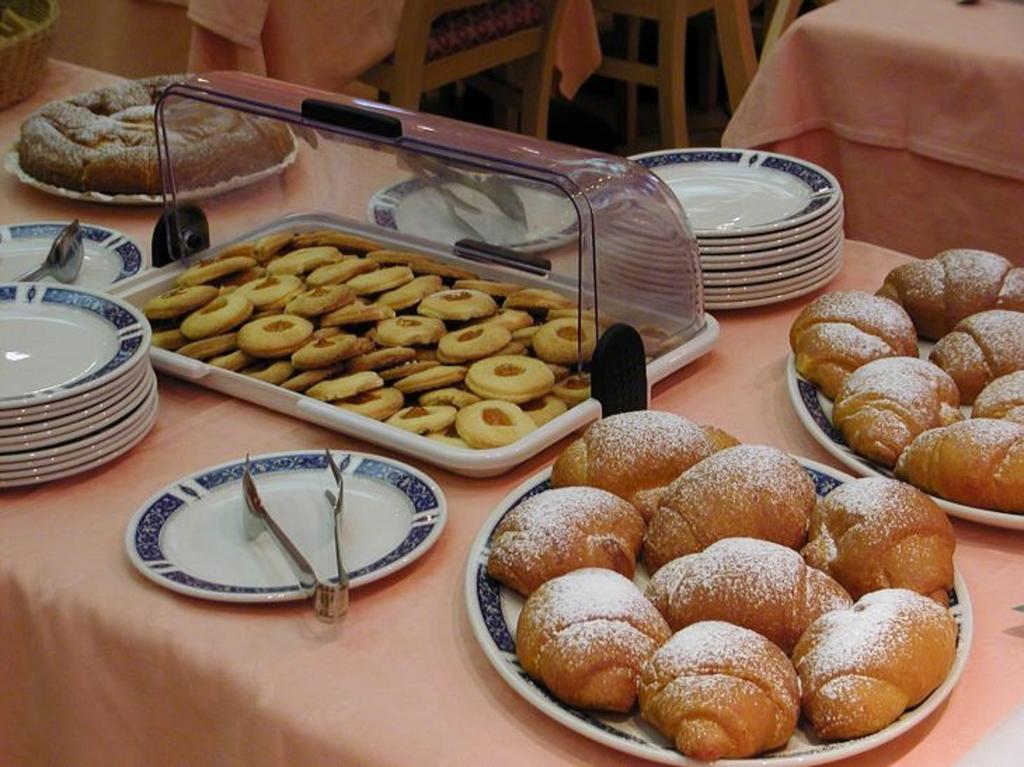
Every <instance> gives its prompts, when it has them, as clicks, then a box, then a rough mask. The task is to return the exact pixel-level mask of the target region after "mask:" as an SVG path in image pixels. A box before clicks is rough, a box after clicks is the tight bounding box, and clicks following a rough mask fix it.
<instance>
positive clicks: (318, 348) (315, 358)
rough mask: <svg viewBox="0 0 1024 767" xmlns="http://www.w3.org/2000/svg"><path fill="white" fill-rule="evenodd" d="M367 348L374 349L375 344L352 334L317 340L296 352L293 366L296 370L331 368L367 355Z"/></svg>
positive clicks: (293, 357)
mask: <svg viewBox="0 0 1024 767" xmlns="http://www.w3.org/2000/svg"><path fill="white" fill-rule="evenodd" d="M367 346H370V348H372V346H373V343H372V342H371V341H369V340H368V339H366V338H361V337H360V336H356V335H352V334H351V333H340V334H338V335H336V336H330V337H328V338H315V339H313V340H312V341H309V342H308V343H307V344H305V345H304V346H302V347H301V348H299V349H296V350H295V352H294V353H293V354H292V365H294V366H295V369H296V370H316V369H317V368H326V367H331V366H333V365H337V364H339V363H341V362H344V361H345V360H348V359H351V358H352V357H356V356H358V355H360V354H363V353H365V351H366V348H367Z"/></svg>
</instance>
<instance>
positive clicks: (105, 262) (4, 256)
mask: <svg viewBox="0 0 1024 767" xmlns="http://www.w3.org/2000/svg"><path fill="white" fill-rule="evenodd" d="M66 225H67V222H66V221H64V222H46V221H40V222H34V223H27V224H7V225H3V226H0V282H4V281H7V280H15V279H17V278H18V277H19V276H21V275H22V274H25V273H26V272H28V271H29V270H31V269H34V268H35V267H37V266H39V265H40V264H41V263H42V262H43V261H44V260H45V259H46V254H47V253H48V252H49V250H50V245H52V244H53V241H54V238H56V237H57V235H58V234H59V233H60V231H61V230H62V229H63V228H64V227H65V226H66ZM79 228H80V229H81V232H82V244H83V249H84V251H85V256H84V258H83V260H82V271H81V272H80V273H79V275H78V277H77V279H75V281H74V282H73V283H71V284H73V285H77V286H80V287H84V288H94V289H97V290H102V289H103V288H105V287H108V286H110V285H113V284H114V283H115V282H118V281H120V280H123V279H126V278H128V277H132V276H134V275H136V274H138V273H139V271H140V270H141V269H143V268H144V267H145V264H144V263H143V255H142V249H141V248H140V247H139V246H138V244H136V243H135V242H134V241H132V240H131V239H130V238H129V237H128V236H127V235H125V234H122V233H121V232H119V231H117V230H116V229H108V228H107V227H105V226H100V225H99V224H80V225H79ZM40 282H44V283H54V282H56V280H54V279H53V278H52V277H49V276H47V277H45V278H43V279H42V280H40Z"/></svg>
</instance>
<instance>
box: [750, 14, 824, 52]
mask: <svg viewBox="0 0 1024 767" xmlns="http://www.w3.org/2000/svg"><path fill="white" fill-rule="evenodd" d="M830 2H832V0H814V4H815V5H826V4H827V3H830ZM772 5H774V6H775V7H774V9H772V8H771V6H772ZM801 5H803V3H802V2H801V0H774V3H769V5H768V7H767V8H766V9H765V19H770V21H769V22H768V29H767V30H765V33H764V44H763V45H762V47H761V58H764V57H766V56H767V55H768V54H769V53H771V51H772V49H773V48H774V47H775V44H776V43H777V42H778V41H779V38H780V37H782V34H783V33H784V32H785V31H786V30H787V29H789V26H790V25H791V24H792V23H793V21H794V20H795V19H796V17H797V14H798V13H800V6H801Z"/></svg>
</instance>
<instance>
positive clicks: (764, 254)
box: [699, 216, 843, 269]
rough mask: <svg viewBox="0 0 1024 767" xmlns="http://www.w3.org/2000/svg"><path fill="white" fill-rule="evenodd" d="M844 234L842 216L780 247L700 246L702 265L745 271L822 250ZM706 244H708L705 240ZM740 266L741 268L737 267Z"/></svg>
mask: <svg viewBox="0 0 1024 767" xmlns="http://www.w3.org/2000/svg"><path fill="white" fill-rule="evenodd" d="M842 234H843V218H842V216H840V217H839V218H837V219H836V220H835V221H833V222H832V223H831V224H829V225H828V226H827V227H825V228H824V229H822V230H821V231H820V232H815V233H813V234H809V235H807V236H806V237H802V238H796V239H794V240H792V241H791V242H787V243H784V244H782V245H779V246H775V245H774V244H772V245H771V246H768V247H764V246H761V245H759V246H757V247H748V248H739V247H737V248H720V247H714V246H711V245H705V244H704V243H701V244H700V246H699V247H700V258H701V263H702V264H704V265H705V266H709V265H711V264H713V263H716V262H722V263H723V264H724V265H725V268H734V269H735V268H739V269H743V268H746V267H748V266H750V264H751V262H757V261H763V260H765V259H768V258H773V259H774V258H775V257H781V260H787V259H790V258H795V257H796V256H800V255H803V254H804V253H807V252H809V251H812V250H814V249H815V248H820V247H821V246H822V245H823V244H824V243H826V242H829V241H830V240H834V239H836V237H841V236H842ZM705 242H707V241H706V240H705ZM737 264H739V266H736V265H737Z"/></svg>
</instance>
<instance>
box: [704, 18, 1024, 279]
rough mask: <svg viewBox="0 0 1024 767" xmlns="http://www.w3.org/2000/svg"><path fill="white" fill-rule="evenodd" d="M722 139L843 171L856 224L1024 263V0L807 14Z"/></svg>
mask: <svg viewBox="0 0 1024 767" xmlns="http://www.w3.org/2000/svg"><path fill="white" fill-rule="evenodd" d="M722 143H723V146H736V147H759V148H763V149H768V150H773V151H777V152H783V153H786V154H793V155H796V156H798V157H803V158H805V159H808V160H811V161H813V162H816V163H819V164H821V165H823V166H825V167H826V168H828V169H829V170H830V171H832V172H833V173H835V174H836V175H837V176H838V178H839V181H840V183H841V184H842V186H843V191H844V192H845V194H846V233H847V235H848V236H850V237H854V238H856V239H861V240H867V241H870V242H874V243H878V244H880V245H884V246H886V247H890V248H894V249H896V250H900V251H903V252H905V253H910V254H912V255H915V256H918V257H922V258H928V257H931V256H933V255H935V254H936V253H937V252H939V251H940V250H944V249H947V248H954V247H975V248H983V249H988V250H993V251H996V252H998V253H1001V254H1003V255H1005V256H1006V257H1007V258H1009V259H1011V260H1012V261H1014V262H1015V263H1016V264H1018V265H1024V215H1022V211H1024V5H1021V4H1019V3H1011V2H1004V1H1001V0H979V2H977V3H975V4H972V5H958V4H956V3H955V2H953V0H899V2H893V0H840V2H834V3H831V4H829V5H827V6H825V7H823V8H820V9H818V10H815V11H813V12H811V13H808V14H806V15H804V16H802V17H800V18H799V19H797V21H796V23H795V24H794V25H793V26H792V27H791V28H790V30H789V31H788V32H787V33H786V34H785V35H784V36H783V37H782V39H781V40H780V41H779V44H778V46H777V47H776V48H775V50H774V52H773V53H772V54H771V55H770V56H768V58H767V59H765V60H764V61H762V62H761V66H760V69H759V70H758V73H757V75H756V76H755V78H754V81H753V83H752V85H751V87H750V89H749V90H748V92H747V94H746V97H745V98H744V100H743V103H742V104H740V107H739V109H738V110H737V111H736V114H735V116H734V117H733V119H732V121H731V122H730V123H729V126H728V128H727V129H726V131H725V134H724V136H723V138H722Z"/></svg>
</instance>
